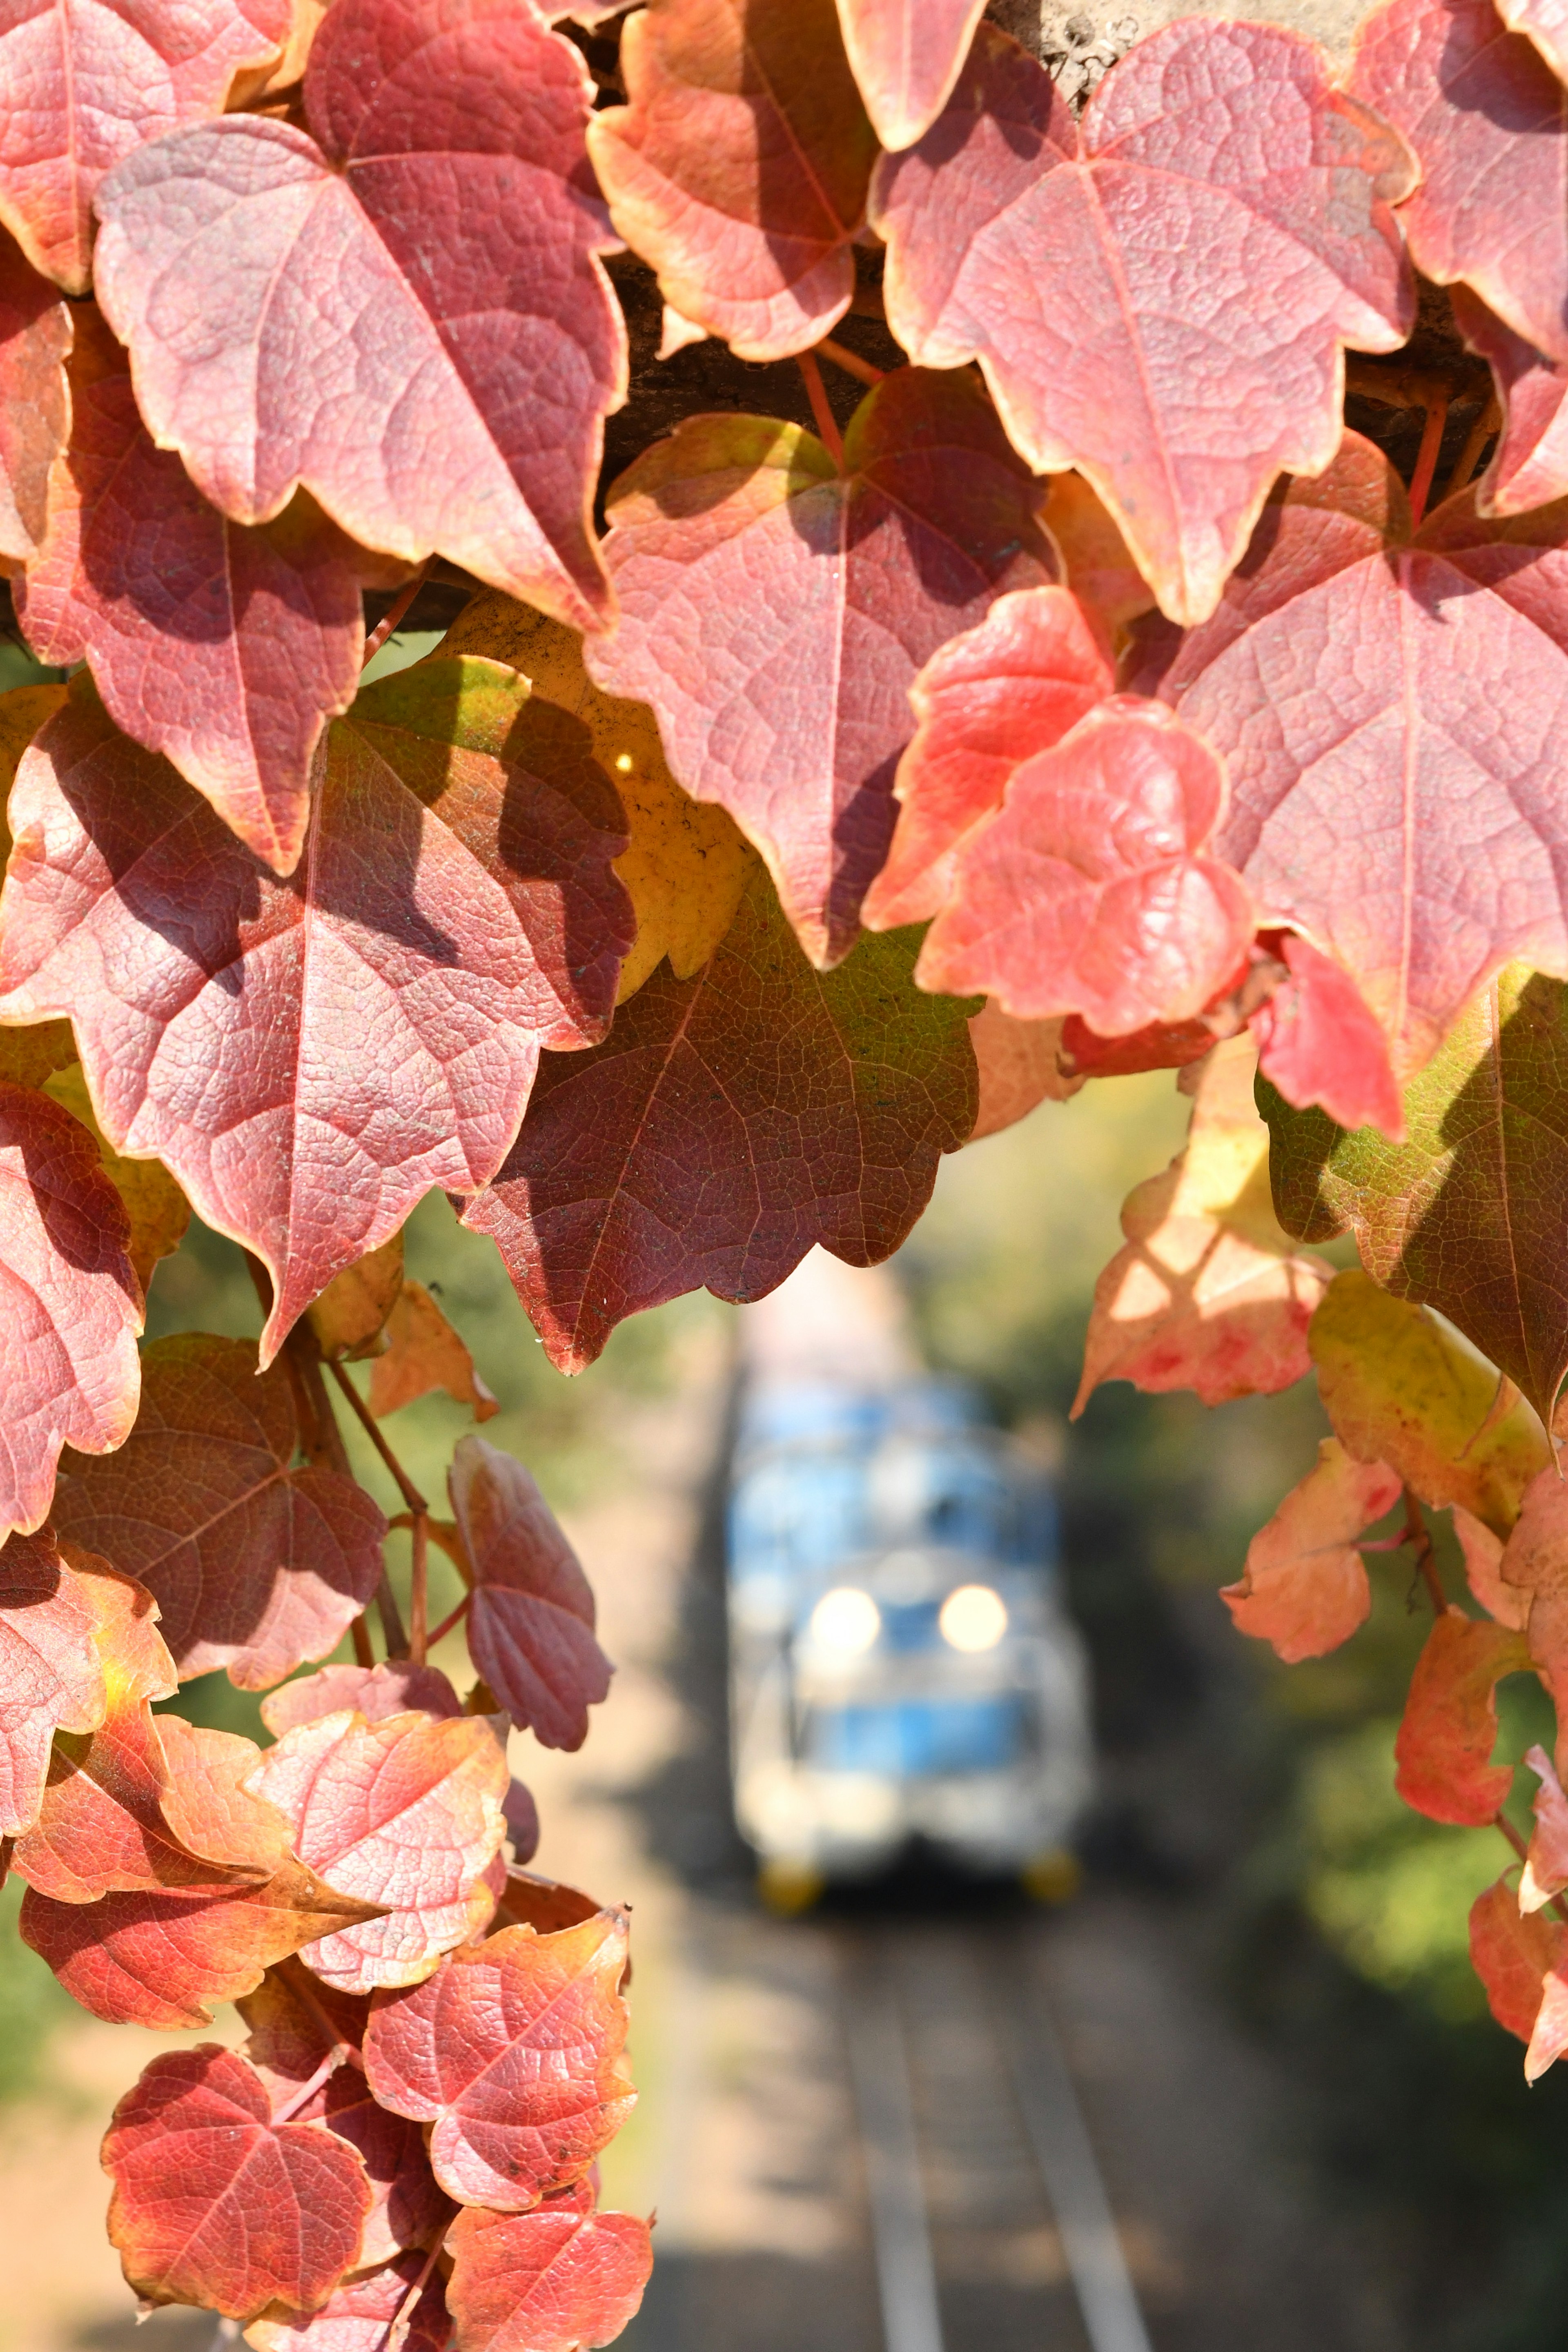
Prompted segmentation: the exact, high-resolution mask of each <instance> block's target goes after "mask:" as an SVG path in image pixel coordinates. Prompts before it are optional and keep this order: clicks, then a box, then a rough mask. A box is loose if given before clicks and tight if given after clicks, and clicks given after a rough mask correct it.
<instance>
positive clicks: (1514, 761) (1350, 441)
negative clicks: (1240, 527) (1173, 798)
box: [1134, 434, 1568, 1079]
mask: <svg viewBox="0 0 1568 2352" xmlns="http://www.w3.org/2000/svg"><path fill="white" fill-rule="evenodd" d="M1565 542H1568V509H1565V508H1563V507H1552V508H1547V509H1542V511H1541V512H1540V513H1537V514H1533V515H1529V516H1521V517H1519V518H1516V519H1515V520H1512V521H1509V522H1487V521H1484V520H1480V519H1479V517H1478V516H1477V514H1476V511H1475V502H1474V493H1473V491H1465V492H1461V493H1460V494H1459V495H1458V496H1457V497H1455V498H1453V499H1449V500H1448V501H1447V503H1446V504H1445V505H1444V506H1443V507H1441V508H1440V509H1438V511H1437V512H1436V514H1435V515H1432V516H1431V517H1429V518H1428V520H1427V521H1426V524H1425V525H1424V526H1423V528H1422V529H1421V530H1419V531H1418V532H1417V533H1416V534H1415V538H1414V539H1413V540H1412V539H1411V538H1410V536H1409V509H1408V505H1407V502H1406V500H1405V492H1404V489H1403V487H1402V485H1401V484H1400V482H1399V480H1398V478H1397V477H1396V476H1395V475H1394V472H1393V470H1392V469H1391V467H1389V466H1388V464H1387V461H1386V459H1384V457H1383V456H1382V455H1381V453H1380V452H1378V451H1377V450H1375V449H1373V448H1372V447H1371V446H1370V445H1369V444H1368V443H1366V442H1364V441H1361V440H1359V439H1358V438H1357V436H1354V435H1353V434H1347V435H1346V436H1345V443H1344V446H1343V448H1342V452H1341V454H1340V457H1339V458H1338V459H1337V461H1336V462H1335V464H1334V466H1333V467H1332V468H1331V471H1330V472H1329V473H1328V474H1326V475H1325V476H1324V477H1323V478H1322V479H1321V481H1317V482H1294V483H1290V484H1289V485H1286V486H1285V487H1284V488H1283V489H1282V491H1281V493H1280V495H1279V496H1278V497H1277V498H1276V499H1274V500H1272V501H1271V503H1270V505H1269V507H1268V510H1267V512H1266V513H1265V515H1264V518H1263V520H1262V521H1261V522H1260V523H1259V525H1258V531H1257V534H1256V536H1255V539H1254V541H1253V545H1252V548H1251V551H1249V553H1248V556H1247V562H1245V564H1243V566H1242V567H1241V569H1240V570H1239V571H1238V572H1237V574H1236V575H1235V577H1234V579H1233V580H1232V581H1231V583H1230V584H1229V586H1228V587H1227V589H1226V595H1225V600H1224V602H1223V603H1222V604H1221V606H1220V609H1219V611H1218V612H1217V613H1216V614H1215V616H1214V619H1213V620H1212V621H1210V622H1209V623H1207V624H1206V625H1205V627H1203V628H1201V629H1194V630H1193V631H1191V632H1190V633H1189V635H1187V636H1186V637H1185V638H1184V639H1182V640H1181V641H1180V643H1179V644H1178V645H1176V646H1174V647H1173V646H1172V645H1171V644H1170V642H1169V640H1168V639H1162V638H1161V637H1160V636H1159V635H1158V633H1154V635H1152V637H1151V639H1150V652H1149V655H1148V657H1147V659H1146V660H1144V661H1142V662H1141V663H1139V664H1137V665H1136V666H1135V670H1134V678H1135V682H1136V683H1137V684H1138V685H1140V686H1141V687H1144V688H1149V689H1151V690H1157V691H1158V692H1159V693H1161V694H1162V695H1163V696H1164V698H1166V700H1167V701H1169V702H1171V703H1172V704H1173V706H1174V708H1175V709H1176V710H1177V711H1178V712H1179V713H1180V715H1181V716H1182V718H1184V719H1185V720H1186V721H1187V723H1188V725H1189V726H1191V727H1194V728H1195V729H1196V730H1197V731H1198V732H1199V733H1200V734H1201V735H1202V736H1204V738H1205V740H1206V741H1207V742H1209V743H1210V744H1212V745H1213V747H1214V749H1215V751H1217V752H1218V753H1219V755H1220V757H1221V758H1222V759H1223V760H1224V761H1226V767H1227V770H1228V772H1229V776H1230V802H1229V806H1228V809H1227V812H1226V817H1225V820H1224V822H1223V824H1221V826H1220V828H1219V832H1218V834H1217V835H1216V836H1215V853H1216V855H1218V856H1221V857H1225V858H1227V859H1228V860H1229V862H1230V863H1231V864H1232V865H1233V866H1237V868H1238V869H1239V870H1240V872H1241V874H1242V876H1243V877H1244V878H1245V880H1246V882H1247V887H1248V888H1249V890H1250V891H1251V893H1252V896H1253V898H1254V900H1255V901H1256V902H1257V905H1258V909H1259V913H1260V919H1262V920H1263V921H1265V922H1266V923H1274V924H1279V925H1289V926H1291V927H1293V928H1294V929H1298V930H1300V931H1301V932H1302V933H1304V934H1305V935H1306V937H1307V938H1308V939H1309V940H1311V941H1312V943H1313V944H1314V945H1315V946H1317V947H1318V948H1319V949H1321V950H1324V951H1325V952H1327V953H1329V954H1331V956H1332V957H1333V959H1334V961H1336V962H1337V963H1339V964H1340V965H1341V966H1342V968H1343V970H1344V971H1347V972H1348V973H1349V974H1350V977H1351V978H1352V981H1353V982H1354V983H1355V985H1356V987H1357V989H1358V990H1359V992H1360V993H1361V995H1362V997H1363V999H1364V1000H1365V1002H1366V1003H1367V1004H1368V1005H1370V1007H1371V1008H1372V1010H1373V1013H1375V1014H1376V1015H1377V1017H1378V1020H1379V1022H1380V1023H1381V1024H1382V1026H1383V1028H1384V1032H1385V1034H1387V1036H1388V1038H1389V1040H1390V1043H1391V1047H1392V1052H1393V1059H1394V1068H1395V1071H1396V1073H1397V1074H1398V1075H1399V1076H1400V1077H1401V1079H1404V1078H1405V1077H1406V1076H1409V1075H1410V1074H1411V1073H1412V1072H1413V1071H1415V1070H1417V1069H1419V1068H1420V1067H1421V1066H1422V1065H1423V1064H1424V1063H1425V1062H1426V1061H1427V1060H1428V1059H1429V1058H1430V1056H1431V1055H1432V1054H1433V1053H1434V1052H1435V1051H1436V1047H1437V1045H1439V1043H1440V1042H1441V1040H1442V1038H1443V1036H1444V1034H1446V1032H1447V1029H1448V1028H1449V1027H1450V1025H1451V1024H1452V1023H1453V1021H1454V1020H1455V1019H1456V1018H1457V1016H1458V1013H1459V1012H1460V1010H1461V1008H1462V1007H1463V1006H1464V1005H1465V1004H1467V1003H1468V1002H1469V1001H1470V1000H1471V999H1472V998H1473V997H1474V996H1475V995H1476V993H1477V992H1478V990H1479V989H1480V988H1481V987H1483V986H1484V984H1485V983H1486V982H1487V980H1488V979H1489V977H1490V976H1491V974H1492V973H1494V972H1495V971H1497V970H1498V969H1499V967H1500V965H1502V964H1503V963H1505V962H1507V961H1509V960H1510V958H1512V957H1516V956H1517V957H1522V958H1525V959H1526V960H1528V961H1531V962H1532V963H1535V964H1537V965H1539V966H1542V967H1543V968H1545V969H1547V970H1553V971H1565V972H1568V915H1565V913H1564V897H1563V884H1562V882H1561V881H1560V879H1559V872H1560V868H1561V866H1562V863H1563V854H1564V849H1565V848H1568V819H1565V814H1564V810H1563V793H1562V786H1561V756H1560V752H1559V750H1558V744H1557V736H1556V732H1555V728H1554V724H1553V721H1552V713H1553V712H1554V710H1555V709H1556V707H1557V704H1558V702H1559V701H1560V700H1561V699H1562V698H1563V697H1564V696H1568V627H1565V626H1563V624H1561V623H1560V622H1558V621H1557V620H1556V619H1555V618H1554V614H1553V606H1554V603H1555V602H1558V601H1561V599H1562V595H1563V590H1564V589H1568V543H1565ZM1482 678H1484V679H1486V680H1487V681H1488V684H1487V687H1486V689H1485V690H1484V691H1483V690H1481V688H1479V686H1478V684H1477V681H1478V680H1479V679H1482ZM1529 712H1533V713H1535V714H1536V718H1535V719H1533V720H1529V721H1528V722H1527V720H1526V718H1525V714H1526V713H1529ZM1482 841H1484V842H1485V843H1486V845H1487V854H1486V856H1484V857H1483V856H1478V855H1477V854H1476V853H1475V847H1474V845H1476V844H1477V843H1479V842H1482Z"/></svg>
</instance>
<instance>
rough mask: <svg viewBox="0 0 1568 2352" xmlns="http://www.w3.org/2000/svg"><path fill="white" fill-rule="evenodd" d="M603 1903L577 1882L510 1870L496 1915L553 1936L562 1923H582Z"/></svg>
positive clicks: (571, 1925) (573, 1925) (565, 1924)
mask: <svg viewBox="0 0 1568 2352" xmlns="http://www.w3.org/2000/svg"><path fill="white" fill-rule="evenodd" d="M600 1907H601V1906H600V1905H598V1904H597V1903H595V1900H594V1897H593V1896H592V1895H584V1894H583V1893H582V1892H581V1890H580V1889H579V1888H577V1887H575V1886H563V1885H560V1884H559V1883H558V1882H557V1881H556V1880H554V1879H552V1878H536V1877H534V1875H533V1874H532V1873H531V1871H527V1870H509V1871H508V1872H507V1874H506V1885H505V1886H504V1887H503V1888H502V1890H501V1896H500V1902H499V1903H498V1904H497V1905H496V1916H497V1918H498V1919H502V1920H507V1921H509V1922H510V1924H511V1925H512V1926H513V1927H532V1928H533V1929H535V1930H536V1932H537V1933H538V1934H540V1935H541V1936H553V1935H555V1934H556V1933H557V1932H558V1930H559V1929H561V1928H563V1927H581V1926H582V1924H583V1922H584V1919H591V1918H592V1917H593V1916H594V1914H595V1912H596V1911H597V1910H599V1909H600Z"/></svg>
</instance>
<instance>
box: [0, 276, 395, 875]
mask: <svg viewBox="0 0 1568 2352" xmlns="http://www.w3.org/2000/svg"><path fill="white" fill-rule="evenodd" d="M70 387H71V409H72V416H71V434H70V446H69V448H68V451H67V452H66V454H65V455H64V457H62V459H61V460H60V462H59V463H58V465H57V466H56V467H55V470H54V474H53V477H52V479H51V483H50V509H49V533H48V540H47V544H46V546H45V547H44V549H43V551H42V552H41V554H39V555H38V556H37V559H36V560H35V561H34V562H32V563H31V564H30V565H29V566H28V570H27V574H26V581H25V583H23V584H22V585H21V587H20V588H19V589H18V591H17V593H16V611H17V616H18V618H19V619H20V621H21V623H22V625H23V628H24V630H25V631H26V637H27V642H28V644H29V645H30V646H31V647H32V649H33V651H34V653H35V654H36V655H37V658H38V659H39V660H40V661H42V662H52V663H55V664H58V665H59V666H61V667H67V668H73V667H75V666H76V664H77V663H78V662H80V661H84V660H85V661H86V662H88V663H89V665H90V667H91V669H92V674H93V677H94V680H95V682H96V684H97V686H98V690H99V692H100V695H101V696H102V697H103V701H104V706H105V708H106V709H107V710H108V711H109V714H110V718H111V719H113V720H114V722H115V724H116V725H117V726H118V727H121V728H122V729H123V730H124V731H125V733H126V734H127V735H130V736H132V737H134V739H135V740H136V741H137V742H138V743H143V744H145V745H146V746H147V748H148V749H149V750H150V751H162V752H163V754H164V756H165V757H166V758H167V759H169V760H171V761H173V762H174V766H175V767H176V768H178V770H179V771H180V773H181V774H182V775H183V776H184V778H185V780H186V782H188V783H192V784H194V785H195V787H196V790H197V791H198V792H201V793H205V794H206V797H207V798H208V800H210V801H211V803H212V804H213V806H214V808H216V811H217V813H218V814H219V815H220V816H221V817H222V818H223V820H224V822H225V823H226V824H228V825H230V826H232V827H233V829H234V831H235V832H236V833H237V835H239V838H240V839H241V841H243V842H244V843H246V845H247V847H249V848H250V849H252V850H254V851H255V853H256V855H257V856H258V857H259V858H260V859H261V860H262V862H263V863H264V864H265V865H268V866H272V867H274V868H275V869H276V871H277V872H278V873H279V874H289V873H292V871H293V869H294V866H295V865H296V864H297V862H298V860H299V856H300V847H301V845H302V844H303V841H304V837H305V827H306V821H307V819H308V817H309V814H310V760H311V755H312V754H313V752H314V751H315V748H316V745H317V742H318V741H319V740H320V738H321V730H322V729H323V727H324V726H325V724H326V721H327V719H329V718H331V716H333V715H334V714H335V713H336V712H338V711H342V710H346V709H348V707H349V704H350V703H351V702H352V701H353V698H354V695H355V693H356V691H357V690H358V687H359V671H360V662H361V659H362V656H363V651H364V625H363V611H362V604H361V598H360V584H361V580H362V578H367V576H368V577H369V578H370V579H374V560H373V559H368V558H366V557H365V556H364V555H363V553H358V551H355V550H354V549H353V548H352V547H351V546H350V545H349V544H348V542H347V541H345V540H344V539H343V538H342V534H341V533H340V532H338V531H337V530H334V529H333V527H332V526H331V524H330V523H326V522H324V521H323V520H322V518H321V515H320V514H319V513H318V512H317V511H316V509H314V508H313V507H312V506H311V504H310V500H309V499H296V500H295V502H294V503H293V505H291V506H290V507H289V508H288V509H287V510H286V511H285V512H284V513H283V514H281V515H280V516H279V519H278V520H277V521H276V522H275V523H270V524H268V525H267V526H266V527H265V528H263V529H261V530H245V529H244V528H242V527H241V526H240V525H238V524H235V523H230V522H226V520H224V518H223V516H222V515H221V514H219V512H218V511H217V509H216V507H212V506H209V505H208V504H207V502H206V500H205V499H204V498H203V497H202V495H201V492H200V491H199V490H198V489H197V488H196V487H195V483H194V482H193V481H192V479H191V478H190V476H189V475H188V474H187V473H186V471H185V469H184V466H182V465H181V463H180V461H179V459H178V457H175V456H174V455H173V453H172V452H170V451H168V450H163V449H158V448H156V447H154V446H153V437H152V436H151V434H150V433H149V432H148V430H147V428H146V426H145V425H143V424H142V420H141V417H140V416H139V415H138V414H137V409H136V402H135V397H134V395H133V394H132V389H131V362H130V359H129V356H128V355H127V353H126V352H124V351H122V350H121V346H120V345H119V344H118V343H117V342H116V341H114V338H113V337H112V335H110V332H109V330H108V329H107V327H105V325H104V324H103V321H102V320H101V319H100V317H99V315H98V313H97V311H96V310H92V309H91V308H90V307H87V306H84V307H83V308H82V309H80V310H79V311H78V312H77V313H76V348H75V351H74V352H73V353H72V355H71V363H70Z"/></svg>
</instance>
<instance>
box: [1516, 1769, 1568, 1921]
mask: <svg viewBox="0 0 1568 2352" xmlns="http://www.w3.org/2000/svg"><path fill="white" fill-rule="evenodd" d="M1524 1760H1525V1762H1526V1763H1527V1764H1528V1765H1529V1767H1530V1769H1531V1771H1532V1772H1533V1773H1534V1774H1535V1777H1536V1779H1537V1780H1538V1781H1539V1782H1540V1784H1541V1785H1540V1786H1539V1788H1538V1789H1537V1790H1536V1791H1535V1796H1534V1799H1533V1810H1534V1813H1535V1828H1534V1830H1533V1832H1531V1840H1530V1852H1529V1853H1528V1854H1527V1855H1526V1857H1525V1864H1524V1869H1523V1872H1522V1873H1521V1877H1520V1882H1519V1907H1520V1909H1521V1911H1539V1910H1541V1909H1542V1908H1543V1906H1545V1905H1546V1904H1548V1903H1550V1902H1551V1901H1552V1896H1553V1895H1560V1894H1561V1893H1562V1891H1563V1888H1564V1887H1565V1886H1568V1796H1564V1794H1563V1783H1562V1781H1561V1780H1559V1779H1558V1778H1557V1773H1556V1770H1555V1769H1554V1767H1553V1765H1552V1759H1551V1757H1550V1756H1548V1754H1547V1753H1546V1750H1545V1749H1544V1748H1526V1749H1525V1751H1524Z"/></svg>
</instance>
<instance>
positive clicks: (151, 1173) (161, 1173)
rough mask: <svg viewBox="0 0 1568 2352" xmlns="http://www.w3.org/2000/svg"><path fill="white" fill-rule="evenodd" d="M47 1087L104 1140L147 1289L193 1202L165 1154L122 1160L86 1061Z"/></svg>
mask: <svg viewBox="0 0 1568 2352" xmlns="http://www.w3.org/2000/svg"><path fill="white" fill-rule="evenodd" d="M42 1091H43V1092H44V1093H45V1094H47V1096H49V1097H50V1098H51V1099H52V1100H53V1101H55V1102H58V1104H59V1105H60V1107H61V1108H62V1109H65V1110H68V1111H69V1113H70V1115H71V1117H72V1118H79V1119H80V1121H81V1123H82V1125H83V1127H85V1128H86V1129H87V1130H88V1132H89V1134H90V1136H91V1137H92V1139H93V1141H94V1142H95V1143H96V1144H97V1146H98V1156H99V1159H100V1160H101V1162H102V1164H103V1172H104V1174H105V1175H106V1176H107V1177H108V1178H109V1181H110V1183H111V1184H112V1185H113V1186H114V1188H115V1191H116V1192H118V1193H119V1194H120V1197H121V1200H122V1201H123V1202H124V1203H125V1207H126V1211H127V1213H128V1214H129V1216H130V1219H131V1263H132V1265H133V1266H134V1267H135V1269H136V1275H137V1279H138V1280H139V1281H140V1283H141V1285H142V1290H143V1291H145V1290H146V1287H147V1286H148V1284H149V1283H150V1282H151V1281H152V1279H153V1267H154V1266H155V1265H157V1263H158V1260H159V1259H160V1258H161V1257H168V1256H169V1255H171V1254H172V1252H174V1250H177V1249H178V1248H179V1246H180V1244H181V1242H182V1241H184V1237H185V1227H186V1226H187V1225H188V1224H189V1223H190V1222H191V1204H190V1202H188V1201H187V1200H186V1198H185V1196H184V1193H183V1192H181V1190H180V1188H179V1186H178V1185H177V1184H176V1183H175V1181H174V1178H173V1177H172V1176H171V1175H170V1173H169V1171H168V1170H167V1169H166V1168H165V1167H164V1165H163V1161H162V1160H122V1159H121V1156H120V1154H119V1152H118V1151H116V1150H114V1148H113V1146H112V1145H111V1144H110V1143H109V1142H108V1141H106V1139H105V1138H104V1133H103V1129H101V1128H100V1126H99V1123H98V1121H97V1119H96V1118H94V1116H93V1109H92V1104H91V1101H90V1099H89V1096H88V1091H87V1080H86V1078H85V1077H84V1076H83V1075H82V1068H81V1064H80V1063H79V1062H73V1063H72V1064H71V1066H70V1067H69V1068H68V1069H65V1070H57V1071H56V1072H55V1073H54V1075H53V1076H51V1077H49V1078H47V1079H46V1081H45V1083H44V1086H43V1089H42Z"/></svg>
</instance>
